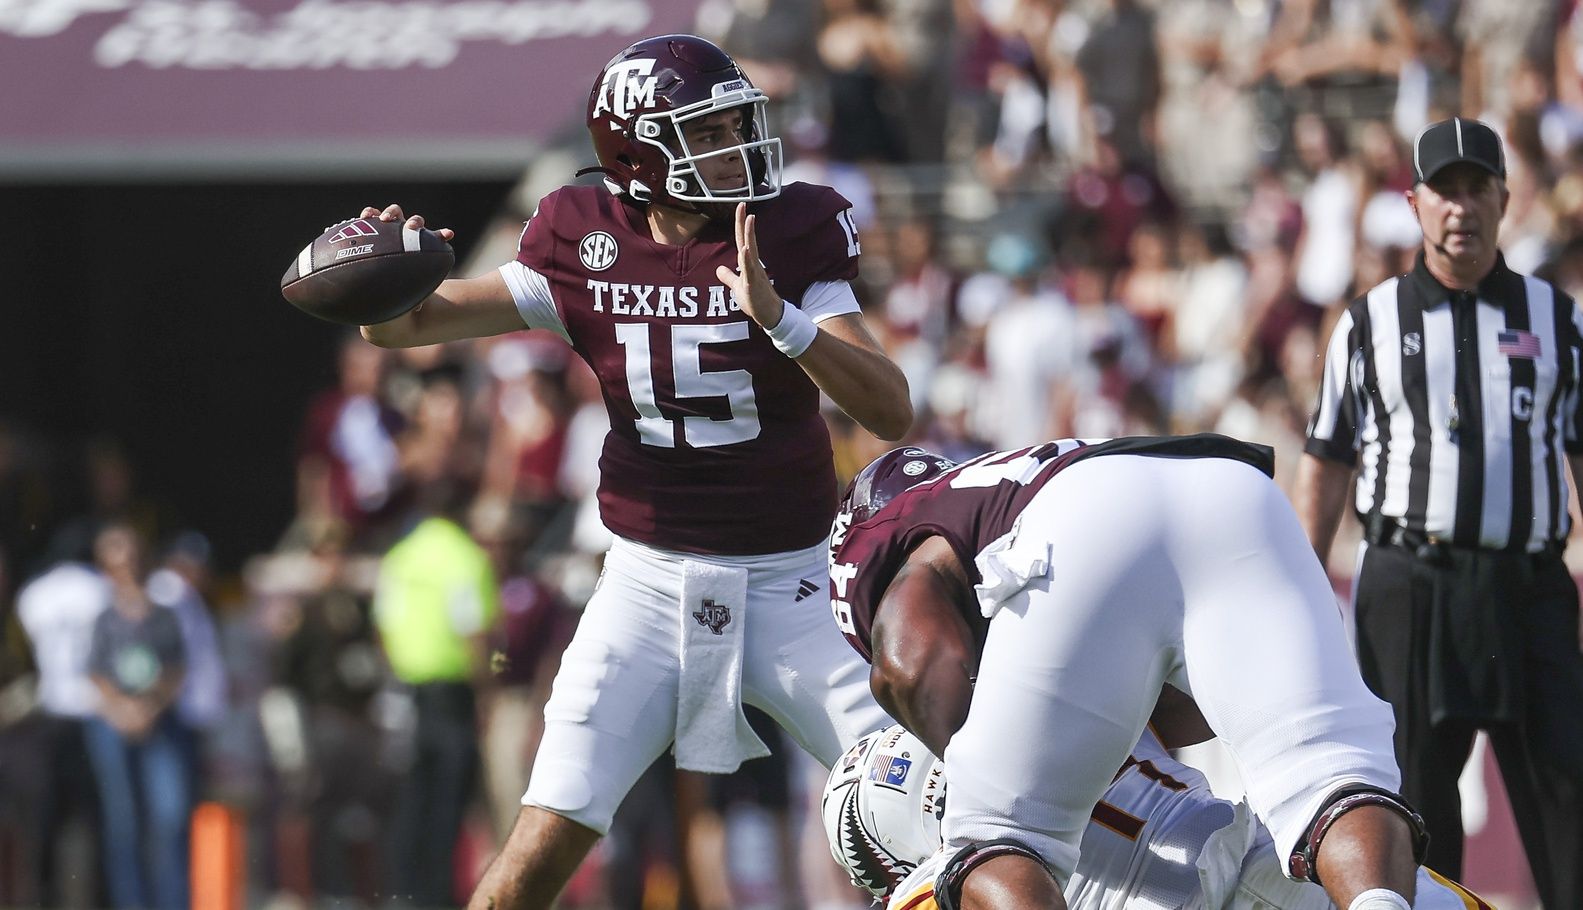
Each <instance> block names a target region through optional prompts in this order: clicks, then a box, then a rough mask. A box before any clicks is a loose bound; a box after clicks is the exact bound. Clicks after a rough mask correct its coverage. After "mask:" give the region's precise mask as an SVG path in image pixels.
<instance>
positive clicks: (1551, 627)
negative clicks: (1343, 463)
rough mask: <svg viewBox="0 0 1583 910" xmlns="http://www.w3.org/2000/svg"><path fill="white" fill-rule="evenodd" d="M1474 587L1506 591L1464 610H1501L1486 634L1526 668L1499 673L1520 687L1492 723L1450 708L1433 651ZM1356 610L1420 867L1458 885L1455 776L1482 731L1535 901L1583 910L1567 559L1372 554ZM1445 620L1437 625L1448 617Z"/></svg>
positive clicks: (1582, 688) (1581, 686) (1574, 640)
mask: <svg viewBox="0 0 1583 910" xmlns="http://www.w3.org/2000/svg"><path fill="white" fill-rule="evenodd" d="M1481 574H1482V583H1481V584H1480V583H1476V582H1475V577H1476V576H1480V575H1481ZM1492 580H1493V584H1492V583H1491V582H1492ZM1474 589H1478V590H1482V591H1492V590H1493V591H1496V592H1498V594H1497V595H1496V596H1494V597H1488V596H1486V597H1483V598H1480V599H1479V602H1477V603H1476V604H1470V603H1464V604H1463V607H1465V608H1471V609H1474V610H1488V611H1493V612H1490V613H1487V614H1486V618H1487V619H1489V620H1490V621H1491V622H1493V623H1494V624H1495V625H1494V626H1489V625H1483V626H1482V627H1483V628H1485V629H1489V628H1496V629H1502V630H1510V634H1511V637H1510V638H1508V639H1507V641H1506V646H1507V650H1506V653H1507V654H1517V653H1520V658H1518V659H1516V660H1515V661H1512V662H1513V663H1517V664H1520V666H1518V667H1516V668H1515V669H1516V671H1517V672H1516V673H1515V674H1511V675H1507V676H1504V677H1503V678H1504V679H1506V680H1508V681H1509V682H1511V684H1512V686H1513V691H1511V692H1510V693H1507V694H1508V695H1509V696H1510V697H1509V698H1506V699H1505V700H1504V701H1503V702H1502V704H1503V705H1504V708H1503V709H1502V710H1500V711H1497V712H1495V713H1496V714H1497V715H1502V716H1497V717H1495V718H1490V717H1478V716H1477V714H1478V711H1477V710H1473V711H1467V710H1464V708H1463V707H1462V706H1459V705H1458V704H1456V703H1454V702H1455V699H1453V704H1452V705H1451V708H1450V710H1449V711H1448V710H1447V703H1446V697H1445V695H1444V694H1443V691H1444V686H1445V682H1444V678H1445V676H1446V670H1445V668H1446V666H1447V663H1446V662H1445V661H1444V659H1443V657H1438V656H1436V655H1433V654H1432V649H1431V645H1430V639H1431V624H1432V622H1434V621H1435V617H1436V615H1437V614H1436V611H1437V610H1439V609H1443V606H1444V602H1445V599H1446V598H1447V597H1448V596H1450V597H1452V598H1453V599H1454V598H1455V597H1457V596H1458V594H1459V592H1460V594H1461V595H1463V596H1464V598H1465V595H1466V593H1467V592H1468V591H1471V590H1474ZM1448 592H1450V593H1449V595H1448ZM1437 598H1438V600H1439V601H1440V604H1439V606H1437ZM1495 601H1500V602H1495ZM1355 602H1356V607H1357V626H1358V662H1359V665H1360V668H1361V670H1362V673H1363V678H1364V680H1365V681H1366V682H1367V683H1368V685H1369V688H1370V689H1372V690H1373V691H1374V693H1375V694H1376V695H1378V696H1380V697H1381V698H1383V699H1385V700H1386V701H1388V702H1390V703H1391V706H1392V708H1393V709H1394V711H1395V714H1396V758H1397V761H1398V763H1399V764H1400V765H1401V769H1402V795H1403V796H1404V797H1405V798H1406V799H1407V801H1408V802H1409V803H1411V804H1412V805H1413V807H1414V808H1416V809H1417V810H1418V811H1419V812H1420V813H1422V815H1423V817H1424V821H1425V823H1426V824H1427V825H1428V828H1429V833H1430V842H1429V855H1428V858H1427V860H1426V863H1425V864H1426V865H1428V866H1429V867H1430V868H1432V869H1434V870H1435V871H1437V872H1439V873H1441V874H1443V875H1446V876H1449V877H1451V878H1460V876H1461V875H1462V848H1463V831H1462V799H1461V796H1460V794H1459V792H1458V790H1457V778H1458V777H1459V776H1460V775H1461V773H1462V768H1463V766H1464V765H1465V764H1466V762H1467V758H1468V754H1469V752H1470V750H1471V748H1472V743H1473V736H1474V734H1475V733H1476V732H1477V731H1478V730H1480V729H1483V730H1485V731H1486V732H1487V733H1488V735H1489V738H1490V742H1491V744H1492V746H1493V747H1494V751H1495V757H1496V760H1497V762H1498V763H1499V765H1500V771H1501V778H1502V780H1503V781H1504V782H1505V785H1506V791H1507V794H1508V796H1509V797H1510V800H1511V804H1512V811H1513V814H1514V816H1515V817H1516V822H1517V829H1518V832H1519V833H1520V834H1521V836H1522V842H1523V849H1524V851H1525V852H1526V853H1527V855H1528V863H1529V866H1530V867H1531V868H1532V870H1533V876H1534V881H1535V884H1536V885H1537V886H1538V889H1539V896H1540V899H1541V900H1542V901H1543V902H1544V906H1545V907H1547V908H1552V910H1562V908H1565V910H1576V908H1583V655H1580V654H1579V642H1578V592H1577V586H1576V585H1575V584H1574V582H1573V580H1572V577H1571V575H1570V573H1569V572H1568V571H1567V569H1566V565H1565V563H1564V562H1563V561H1562V558H1561V556H1560V554H1558V553H1557V554H1545V555H1536V556H1528V555H1524V554H1503V553H1497V552H1491V551H1471V550H1455V551H1451V552H1450V554H1449V555H1445V554H1442V558H1436V559H1423V558H1419V556H1418V555H1417V554H1416V553H1415V551H1412V550H1407V549H1403V548H1398V547H1392V546H1386V545H1374V546H1370V547H1369V548H1368V550H1367V552H1366V554H1365V556H1364V559H1363V566H1362V568H1361V570H1360V572H1359V575H1358V579H1357V589H1356V601H1355ZM1439 615H1440V616H1441V617H1442V621H1443V617H1444V615H1445V614H1443V613H1442V614H1439ZM1463 615H1466V614H1463ZM1475 624H1476V623H1475ZM1440 634H1441V635H1442V636H1443V635H1444V632H1441V633H1440ZM1500 634H1505V633H1504V632H1502V633H1500ZM1499 650H1500V649H1499V648H1495V647H1491V648H1487V649H1484V650H1483V652H1482V653H1484V654H1485V655H1486V656H1490V655H1493V654H1494V653H1496V652H1497V651H1499ZM1437 660H1438V661H1439V668H1438V669H1436V670H1434V671H1433V672H1432V671H1431V664H1432V663H1434V662H1435V661H1437ZM1487 672H1488V668H1485V673H1486V676H1485V677H1484V678H1485V680H1486V681H1487V679H1488V675H1487ZM1464 694H1465V692H1464ZM1487 706H1488V705H1487V702H1486V705H1485V707H1486V708H1487ZM1448 715H1449V716H1448ZM1470 715H1471V716H1470Z"/></svg>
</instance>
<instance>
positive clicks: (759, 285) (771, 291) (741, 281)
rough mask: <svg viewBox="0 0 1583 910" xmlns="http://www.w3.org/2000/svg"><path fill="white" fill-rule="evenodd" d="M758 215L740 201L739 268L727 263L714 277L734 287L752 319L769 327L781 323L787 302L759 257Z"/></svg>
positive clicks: (737, 219)
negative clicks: (729, 267) (778, 291)
mask: <svg viewBox="0 0 1583 910" xmlns="http://www.w3.org/2000/svg"><path fill="white" fill-rule="evenodd" d="M757 222H758V216H756V215H749V214H748V205H747V203H746V202H739V203H737V212H736V229H737V269H736V271H734V272H733V271H732V270H730V269H728V268H726V267H725V266H720V267H719V268H717V269H715V277H716V278H718V279H720V281H721V283H722V284H724V285H725V286H726V287H728V288H730V289H731V293H732V294H733V295H734V296H735V297H736V299H737V303H738V304H740V305H741V306H742V309H743V311H745V312H746V313H747V314H748V315H749V316H751V317H752V318H753V321H754V322H756V323H758V324H759V325H761V326H763V327H764V328H766V329H772V328H774V327H775V326H777V325H779V324H780V321H781V310H782V308H783V307H785V306H786V304H785V303H784V302H783V301H782V300H781V298H780V294H779V293H777V292H776V291H775V286H774V285H773V284H770V276H769V273H768V272H766V271H764V263H762V262H760V261H759V242H758V237H757V236H755V234H754V229H755V228H756V227H757Z"/></svg>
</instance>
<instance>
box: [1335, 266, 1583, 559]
mask: <svg viewBox="0 0 1583 910" xmlns="http://www.w3.org/2000/svg"><path fill="white" fill-rule="evenodd" d="M1580 354H1583V314H1580V311H1579V309H1578V307H1577V306H1576V305H1575V304H1574V303H1573V302H1572V299H1571V298H1570V297H1568V296H1567V295H1566V294H1564V293H1561V292H1560V291H1558V290H1556V289H1555V288H1554V287H1552V286H1551V285H1550V284H1548V283H1547V282H1544V281H1541V280H1539V279H1537V278H1531V277H1528V276H1526V275H1519V274H1518V273H1516V272H1513V271H1512V270H1510V269H1508V268H1507V267H1506V262H1505V259H1504V258H1498V259H1497V261H1496V263H1495V268H1494V269H1493V270H1492V271H1491V272H1490V274H1489V275H1487V276H1486V277H1485V278H1484V280H1483V281H1482V282H1480V283H1479V287H1478V290H1477V292H1473V291H1452V290H1449V289H1447V288H1445V287H1444V286H1443V285H1441V284H1440V283H1439V282H1438V281H1436V280H1435V278H1434V277H1433V276H1432V275H1431V274H1430V273H1429V270H1428V268H1427V267H1426V266H1425V265H1424V258H1423V254H1422V253H1419V255H1418V261H1417V263H1416V265H1415V266H1414V268H1413V270H1412V271H1411V272H1409V273H1408V274H1406V275H1404V276H1401V277H1399V278H1391V279H1389V280H1387V281H1384V282H1382V283H1381V284H1380V285H1379V286H1377V287H1375V288H1374V289H1373V290H1371V291H1369V292H1368V293H1367V294H1365V295H1364V296H1362V297H1360V298H1358V299H1357V300H1354V301H1353V302H1352V304H1351V305H1350V306H1348V307H1347V311H1346V312H1345V313H1344V314H1343V315H1342V316H1341V319H1340V321H1339V322H1338V323H1337V324H1336V327H1335V331H1334V333H1333V334H1332V335H1331V337H1330V343H1329V345H1328V346H1327V347H1326V350H1325V375H1324V382H1323V385H1322V386H1321V388H1320V392H1319V404H1318V407H1317V408H1316V409H1315V411H1314V416H1313V419H1312V420H1311V421H1310V422H1309V427H1308V443H1307V447H1306V449H1307V451H1308V452H1309V453H1310V454H1312V455H1316V456H1318V457H1321V458H1327V459H1331V460H1334V461H1340V462H1344V463H1346V464H1349V465H1351V464H1357V463H1358V461H1359V459H1358V456H1359V455H1360V454H1361V455H1362V464H1361V470H1360V473H1359V476H1358V485H1357V502H1356V507H1357V511H1358V516H1359V517H1360V518H1362V519H1363V520H1364V522H1365V526H1367V524H1368V523H1369V521H1370V520H1371V519H1375V518H1384V519H1387V520H1389V521H1393V522H1395V523H1397V524H1399V525H1402V526H1403V527H1406V528H1408V529H1411V530H1413V531H1419V532H1423V533H1425V534H1428V535H1432V536H1435V537H1439V538H1441V539H1444V540H1448V541H1451V542H1452V543H1454V544H1456V545H1459V546H1468V547H1485V548H1490V549H1526V550H1530V551H1532V550H1538V549H1540V548H1542V547H1544V546H1545V545H1546V544H1547V543H1550V542H1552V541H1557V540H1562V539H1564V538H1565V537H1566V535H1567V532H1568V530H1569V529H1570V524H1571V521H1570V519H1569V518H1568V516H1567V500H1568V484H1567V460H1566V455H1567V454H1568V453H1571V454H1578V453H1583V439H1580V438H1579V428H1580V426H1583V413H1580V411H1579V407H1580V396H1579V394H1578V389H1579V359H1580Z"/></svg>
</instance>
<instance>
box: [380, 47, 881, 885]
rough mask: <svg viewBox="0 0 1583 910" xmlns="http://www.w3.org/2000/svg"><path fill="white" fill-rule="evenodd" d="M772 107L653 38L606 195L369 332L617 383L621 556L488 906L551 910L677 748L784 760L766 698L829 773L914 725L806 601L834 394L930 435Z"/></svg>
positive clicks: (606, 158)
mask: <svg viewBox="0 0 1583 910" xmlns="http://www.w3.org/2000/svg"><path fill="white" fill-rule="evenodd" d="M765 108H766V97H765V95H764V93H763V92H761V91H759V90H758V89H756V88H754V87H753V85H752V83H751V82H750V81H749V80H748V78H747V76H746V75H745V74H743V73H742V71H741V70H740V69H739V68H738V67H737V65H736V64H735V62H734V61H732V59H731V58H730V57H729V56H728V55H726V54H725V52H723V51H721V50H720V49H719V48H717V47H715V46H714V45H713V44H711V43H709V42H707V41H705V40H703V39H701V38H696V37H693V36H688V35H665V36H660V37H656V38H649V39H647V40H644V41H640V42H638V43H636V44H634V45H632V46H631V47H629V48H627V49H626V50H625V51H623V52H621V53H620V54H618V55H616V57H615V58H614V59H612V60H611V61H610V63H609V64H607V65H606V66H605V68H604V69H603V71H602V72H601V73H600V76H599V78H598V80H597V81H596V82H595V84H594V87H593V92H592V94H591V95H590V98H589V102H588V118H587V123H588V129H589V131H590V133H591V134H592V138H593V142H594V148H595V151H596V153H597V155H598V159H599V167H598V168H595V169H594V170H598V171H600V172H602V173H603V174H604V177H605V184H606V186H605V187H580V186H567V187H563V188H561V189H559V190H556V191H555V192H552V193H550V194H549V195H548V196H546V197H545V198H544V199H543V200H542V201H541V202H540V204H539V208H538V211H537V212H536V213H535V214H534V216H533V218H532V219H531V220H530V221H529V222H528V224H527V227H526V228H525V229H524V231H523V234H522V238H521V241H520V244H519V252H518V255H517V259H516V261H514V262H511V263H508V264H507V265H505V266H502V267H501V268H500V269H499V270H498V271H496V272H492V273H490V274H488V275H485V276H482V277H478V278H473V279H467V280H448V281H446V282H445V283H444V284H442V285H441V286H440V288H439V289H438V290H437V291H436V292H435V294H434V295H433V296H431V297H430V298H429V299H428V300H426V301H425V302H424V303H423V304H422V305H421V306H420V307H419V308H418V309H416V310H413V311H412V312H411V313H408V314H407V315H406V316H403V317H401V318H399V319H396V320H394V321H392V322H389V323H384V324H380V325H374V326H365V327H364V328H363V335H364V337H366V338H367V339H368V340H369V341H372V342H373V343H375V344H378V345H381V346H388V347H408V346H414V345H425V344H434V343H437V342H443V341H452V340H457V339H461V338H469V337H479V336H486V335H496V334H500V333H503V332H510V331H514V330H517V329H521V328H523V327H524V326H526V327H528V328H536V329H544V330H547V331H551V332H554V333H556V334H557V335H559V336H561V337H562V338H564V339H565V340H567V341H568V342H569V343H570V344H571V345H572V347H573V349H575V350H576V351H577V353H578V354H579V355H581V356H582V357H583V359H584V360H586V361H587V362H588V364H589V366H591V367H592V368H593V370H594V372H595V373H596V374H597V375H598V377H599V380H600V385H601V390H602V392H603V394H604V398H605V403H606V407H607V410H608V412H609V416H610V424H611V430H610V433H609V435H608V436H607V437H606V440H605V446H604V452H603V454H602V456H601V458H600V486H599V504H600V514H601V518H602V519H603V521H604V522H605V524H606V526H607V527H609V528H610V530H611V531H612V532H613V533H614V534H615V537H616V540H615V543H614V544H613V545H612V547H611V549H610V552H609V554H608V555H607V557H606V560H605V570H604V575H603V577H602V581H601V583H600V585H599V587H598V590H597V591H596V593H595V594H594V596H593V598H592V599H591V600H590V601H589V603H588V606H587V609H586V611H585V614H584V616H583V618H582V621H581V622H580V624H579V625H578V629H577V633H576V635H575V637H574V639H573V641H572V643H571V645H570V646H569V647H568V649H567V651H566V653H565V656H564V657H563V658H562V662H561V669H560V672H559V674H558V676H557V677H556V680H555V686H554V691H553V694H552V696H551V698H550V701H549V703H548V704H547V705H546V707H545V730H544V737H543V741H542V744H541V746H540V748H539V752H538V755H537V757H536V759H535V761H534V766H533V774H532V777H531V779H530V781H529V783H528V788H527V792H526V793H525V794H524V795H523V797H522V803H523V807H522V810H521V812H520V814H519V815H518V817H517V822H516V825H515V826H514V827H513V830H512V832H511V835H510V837H509V838H508V840H507V842H506V845H505V847H504V849H503V850H502V852H501V855H500V856H499V857H498V858H497V859H496V860H495V862H494V863H492V864H491V865H490V867H489V869H488V870H487V871H486V872H485V874H484V879H483V881H482V882H481V883H480V884H479V886H478V888H477V890H476V891H475V893H474V894H473V898H472V901H471V903H470V904H469V906H470V907H473V908H476V910H484V908H489V910H507V908H512V910H524V908H540V907H548V906H549V905H550V904H551V903H552V902H553V901H554V899H555V897H556V895H557V894H559V892H560V890H561V889H562V888H563V887H564V885H565V883H566V881H567V880H568V878H569V877H570V876H571V874H572V872H573V871H574V870H575V869H576V867H577V864H578V863H579V862H580V861H581V860H582V858H583V856H584V855H585V854H586V853H587V852H588V850H589V848H590V847H592V846H593V844H594V842H595V841H596V840H597V839H598V838H599V837H600V836H601V835H602V834H603V833H604V832H605V831H606V830H608V828H609V825H610V821H611V817H612V815H613V814H614V812H615V809H616V806H617V805H618V804H619V803H620V802H621V800H622V798H623V797H624V796H625V795H626V793H627V791H628V789H630V787H631V785H632V783H633V782H634V781H635V780H636V778H637V776H638V775H639V774H640V773H641V772H642V771H643V770H644V769H645V768H646V767H648V765H649V764H650V763H651V762H652V761H653V760H654V759H655V758H656V757H657V756H658V755H659V754H660V753H661V752H662V751H663V750H664V749H665V748H666V747H667V746H668V745H670V744H671V743H672V742H673V740H674V741H675V743H676V750H677V763H678V765H680V766H682V767H685V768H690V769H693V770H702V771H715V772H727V771H731V770H734V769H735V768H736V767H737V765H738V764H740V762H741V761H742V760H744V759H746V758H751V757H753V756H755V755H760V754H764V752H765V749H764V746H763V744H762V743H761V742H760V741H758V739H757V738H756V737H755V736H753V734H752V732H751V730H750V729H749V728H747V724H746V720H745V719H744V718H743V717H742V714H741V704H742V703H743V702H746V703H749V704H754V705H757V706H758V707H760V708H763V709H764V710H765V711H766V712H768V713H769V714H770V715H771V716H772V717H774V718H775V719H776V720H777V721H778V722H779V723H780V724H781V725H782V726H783V727H785V728H786V730H787V731H788V732H789V733H790V734H791V735H792V736H793V737H794V738H795V739H796V740H797V742H798V743H799V744H800V745H801V746H802V747H803V748H805V749H807V750H808V751H809V752H810V753H811V754H812V755H813V756H814V757H815V758H817V759H818V760H819V761H820V762H822V763H823V764H825V765H826V766H828V765H829V764H830V763H831V762H832V761H834V760H835V759H836V758H837V757H838V756H839V755H840V754H841V751H842V750H843V749H844V748H845V747H846V746H847V745H849V744H850V743H852V742H853V741H855V740H856V739H857V738H858V737H859V736H860V735H861V734H862V733H864V732H865V731H868V730H872V729H874V728H876V727H878V726H882V725H883V724H884V723H885V722H886V719H885V716H884V714H883V712H882V711H881V710H880V709H879V707H878V706H877V705H876V704H875V702H874V700H873V697H872V696H871V695H870V694H869V691H868V687H867V685H866V679H865V675H864V672H863V671H864V668H863V666H862V663H861V662H860V661H857V660H855V659H853V656H852V655H851V654H850V653H848V652H847V651H846V649H844V648H842V647H841V644H840V639H839V637H838V636H837V635H836V634H835V633H834V632H833V631H832V630H831V629H830V627H829V622H828V619H827V617H825V615H824V613H823V609H822V603H821V601H820V599H819V598H818V597H808V596H807V594H806V592H807V591H808V590H809V589H810V588H812V587H813V586H814V585H817V586H819V587H823V585H824V578H825V565H824V554H825V550H824V543H825V539H826V534H827V532H828V530H829V526H830V517H831V515H833V514H834V512H835V506H836V494H837V490H836V486H835V476H834V468H833V464H832V460H831V451H830V440H829V437H828V434H827V432H826V430H825V426H824V423H823V419H822V418H821V416H820V414H819V395H820V392H821V391H823V392H824V393H825V394H827V395H829V396H830V398H831V399H832V400H833V401H834V402H835V403H836V404H837V405H839V406H840V407H841V408H842V409H843V410H845V411H846V412H847V413H848V414H849V415H851V416H852V417H853V418H854V419H856V420H857V421H858V422H859V423H860V424H862V425H863V426H864V428H866V429H868V430H869V431H870V432H872V433H874V434H875V435H877V436H880V437H882V438H885V439H897V438H900V437H901V436H902V435H903V434H905V433H906V431H907V429H908V427H909V426H910V425H911V422H912V411H911V406H910V405H909V403H908V397H907V384H906V380H905V379H904V378H903V376H902V373H901V371H900V370H899V369H898V368H897V367H896V366H895V365H894V364H892V363H891V362H890V360H889V359H887V357H886V356H885V354H884V352H883V351H882V350H881V349H880V347H879V345H878V343H877V342H876V341H875V340H874V338H873V336H872V335H871V334H870V333H869V331H868V330H867V328H866V327H865V326H864V323H863V317H862V315H861V314H860V312H859V310H858V304H857V300H856V298H855V297H854V295H853V292H852V290H851V288H850V287H849V285H848V282H849V281H850V280H851V279H852V278H854V277H855V276H856V274H857V259H858V254H859V245H858V238H857V232H856V227H855V224H854V223H853V220H852V214H851V211H850V208H849V206H848V203H847V202H846V200H844V199H842V198H841V197H840V196H839V195H838V194H837V193H836V192H835V191H833V190H831V189H829V188H827V187H820V186H810V185H807V184H801V183H794V184H791V185H788V186H785V187H782V186H781V185H780V140H779V139H777V138H774V137H773V136H771V135H770V133H769V129H768V124H767V123H766V120H765ZM361 217H365V218H371V217H378V218H380V219H382V220H385V221H393V220H399V219H401V218H402V217H403V213H402V211H401V209H400V208H399V207H398V206H394V205H392V206H389V207H387V208H386V209H384V210H383V211H378V210H376V209H374V208H372V207H370V208H368V209H365V210H364V211H363V212H362V216H361ZM407 223H408V224H409V225H410V226H412V227H420V226H422V219H421V218H420V217H418V216H416V215H414V216H412V217H410V218H408V219H407ZM439 233H440V234H441V236H442V237H445V238H446V239H450V237H451V234H452V232H450V231H449V230H441V231H440V232H439ZM800 586H801V590H799V588H800ZM799 594H801V595H802V596H801V597H799V596H798V595H799Z"/></svg>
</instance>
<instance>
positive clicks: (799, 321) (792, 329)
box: [764, 301, 819, 359]
mask: <svg viewBox="0 0 1583 910" xmlns="http://www.w3.org/2000/svg"><path fill="white" fill-rule="evenodd" d="M764 334H766V335H768V336H770V341H772V342H774V343H775V347H776V349H777V350H779V351H780V352H781V353H782V354H785V355H786V356H787V357H791V358H794V359H795V358H797V357H801V356H802V355H803V352H804V351H806V350H808V346H809V345H811V344H813V340H814V338H816V337H818V335H819V327H818V326H816V325H814V324H813V320H812V319H810V318H808V314H807V313H804V312H803V311H802V310H800V309H798V308H797V307H794V306H792V305H791V304H789V303H786V302H785V301H782V302H781V321H780V322H777V323H775V328H773V329H765V330H764Z"/></svg>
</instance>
